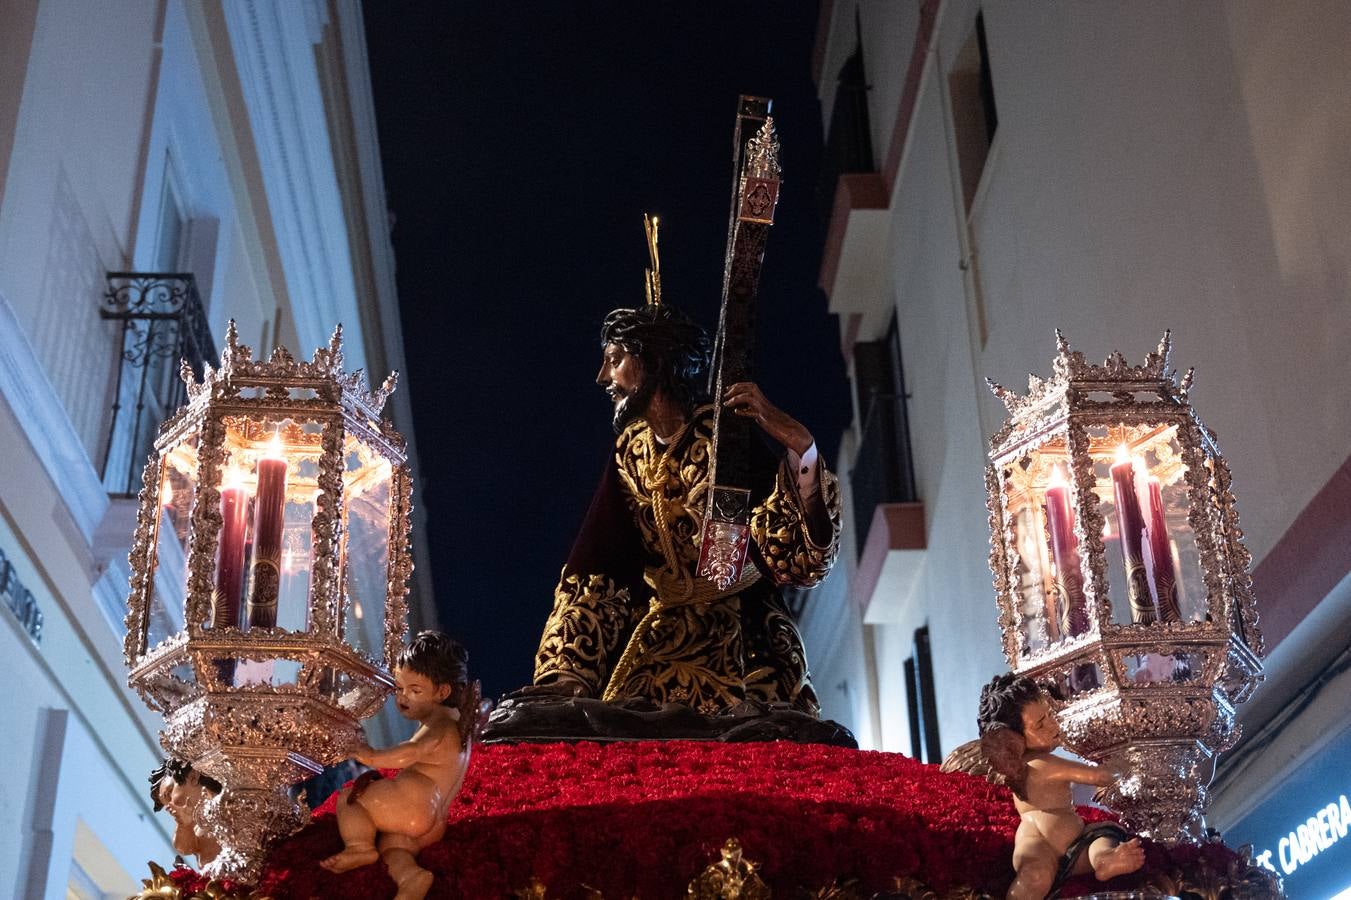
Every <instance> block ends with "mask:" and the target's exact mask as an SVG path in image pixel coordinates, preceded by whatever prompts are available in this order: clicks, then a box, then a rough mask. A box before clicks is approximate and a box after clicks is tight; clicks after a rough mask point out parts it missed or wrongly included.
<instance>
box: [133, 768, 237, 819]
mask: <svg viewBox="0 0 1351 900" xmlns="http://www.w3.org/2000/svg"><path fill="white" fill-rule="evenodd" d="M191 775H192V765H191V764H189V763H186V762H184V761H183V760H181V759H174V758H173V757H172V756H171V757H168V758H167V759H165V760H164V762H162V763H160V764H159V768H157V769H155V771H153V772H151V773H150V802H151V803H152V804H153V805H154V811H155V812H159V811H160V810H161V809H164V804H163V803H162V802H160V798H159V787H160V784H161V783H162V782H163V781H164V779H165V778H166V777H169V778H172V779H173V780H174V784H185V783H187V780H188V778H189V777H191ZM197 778H198V780H199V781H200V782H201V784H202V787H204V788H206V789H207V790H208V791H210V792H211V793H213V794H219V793H220V792H221V783H220V782H219V781H217V780H216V779H214V778H212V777H211V776H210V775H203V774H202V773H201V772H198V773H197Z"/></svg>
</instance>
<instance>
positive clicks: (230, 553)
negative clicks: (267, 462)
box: [211, 471, 249, 628]
mask: <svg viewBox="0 0 1351 900" xmlns="http://www.w3.org/2000/svg"><path fill="white" fill-rule="evenodd" d="M248 511H249V494H248V491H247V490H246V489H245V488H244V485H242V484H240V483H239V473H238V472H234V471H232V472H231V473H230V475H229V477H228V478H227V480H226V484H225V486H224V487H223V488H221V492H220V516H221V519H222V522H221V528H220V553H219V555H218V556H217V557H216V586H215V590H213V591H212V592H211V627H212V628H225V627H227V626H230V625H234V626H238V625H239V597H240V593H241V588H242V587H243V583H244V529H245V528H246V527H247V525H248Z"/></svg>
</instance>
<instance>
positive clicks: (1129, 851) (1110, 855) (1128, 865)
mask: <svg viewBox="0 0 1351 900" xmlns="http://www.w3.org/2000/svg"><path fill="white" fill-rule="evenodd" d="M1144 864H1145V848H1144V847H1141V846H1140V839H1139V838H1131V839H1130V840H1129V841H1126V843H1124V844H1117V845H1116V846H1115V847H1113V848H1111V849H1110V850H1104V851H1102V852H1101V853H1099V854H1097V855H1096V856H1095V857H1094V859H1093V874H1094V875H1096V876H1097V878H1098V880H1099V881H1106V880H1107V879H1109V878H1115V877H1116V876H1118V875H1129V874H1130V873H1131V872H1134V871H1135V870H1136V869H1138V868H1140V867H1141V866H1143V865H1144Z"/></svg>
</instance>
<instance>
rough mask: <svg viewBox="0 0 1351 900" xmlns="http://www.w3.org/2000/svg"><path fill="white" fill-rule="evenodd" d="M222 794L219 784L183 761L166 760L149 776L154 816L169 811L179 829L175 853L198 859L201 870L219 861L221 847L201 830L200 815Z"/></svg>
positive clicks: (175, 834) (175, 835)
mask: <svg viewBox="0 0 1351 900" xmlns="http://www.w3.org/2000/svg"><path fill="white" fill-rule="evenodd" d="M220 791H221V784H220V782H219V781H217V780H216V779H214V778H212V777H210V776H209V775H203V774H202V773H201V772H198V771H197V770H196V769H194V768H193V767H192V766H191V765H189V764H188V763H186V762H183V760H181V759H173V758H169V759H166V760H164V762H163V763H161V764H160V767H159V768H158V769H156V770H155V771H153V772H151V773H150V801H151V803H153V804H154V808H155V812H159V811H160V810H161V809H167V810H168V811H169V815H171V816H173V819H174V823H175V825H176V827H175V828H174V850H175V851H176V852H177V853H178V854H179V855H181V856H189V855H195V856H196V857H197V865H198V866H199V867H200V866H204V865H206V864H207V863H209V862H211V861H212V860H213V859H215V858H216V856H217V855H218V854H219V853H220V844H219V843H218V842H217V841H216V839H215V838H213V837H211V836H210V835H208V834H206V833H205V832H204V831H203V830H201V828H200V826H199V824H198V820H197V811H198V810H199V809H200V808H201V806H202V804H203V803H205V802H206V801H207V800H209V799H210V798H211V797H214V796H215V795H216V794H219V793H220Z"/></svg>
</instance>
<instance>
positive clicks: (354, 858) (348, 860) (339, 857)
mask: <svg viewBox="0 0 1351 900" xmlns="http://www.w3.org/2000/svg"><path fill="white" fill-rule="evenodd" d="M379 858H380V854H379V853H377V852H376V850H375V848H374V847H372V846H370V845H369V844H368V845H367V846H365V847H348V848H347V849H346V850H343V851H342V852H341V853H335V854H333V855H332V856H330V857H329V858H328V859H326V860H324V861H323V862H321V863H319V865H320V866H322V867H323V868H325V869H328V870H329V871H330V872H346V871H348V870H350V869H358V868H360V867H362V866H368V865H370V864H371V863H373V862H375V861H376V860H377V859H379Z"/></svg>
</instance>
